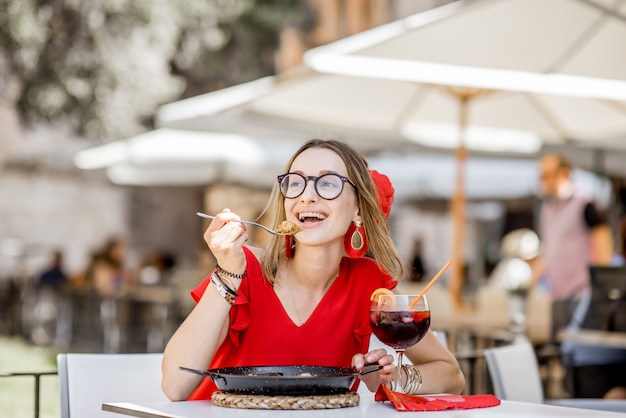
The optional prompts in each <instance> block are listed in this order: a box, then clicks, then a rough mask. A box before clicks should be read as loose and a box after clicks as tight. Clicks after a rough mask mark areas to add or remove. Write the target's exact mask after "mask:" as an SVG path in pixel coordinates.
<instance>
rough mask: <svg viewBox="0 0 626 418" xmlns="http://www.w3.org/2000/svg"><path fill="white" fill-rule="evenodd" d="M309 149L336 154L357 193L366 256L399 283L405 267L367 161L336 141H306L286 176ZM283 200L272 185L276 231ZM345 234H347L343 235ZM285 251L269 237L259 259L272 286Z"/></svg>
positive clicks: (278, 239) (282, 242) (278, 241)
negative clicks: (365, 241) (392, 236)
mask: <svg viewBox="0 0 626 418" xmlns="http://www.w3.org/2000/svg"><path fill="white" fill-rule="evenodd" d="M311 148H323V149H328V150H331V151H333V152H335V153H336V154H337V155H339V157H341V159H342V160H343V162H344V163H345V165H346V168H347V169H348V178H350V180H351V181H352V182H353V183H354V185H355V186H356V190H357V205H358V207H359V214H360V216H361V219H362V221H363V228H364V231H365V235H366V238H367V242H368V245H369V254H370V255H371V256H372V258H373V259H374V260H375V261H376V263H377V264H378V267H379V268H380V269H381V270H382V271H384V272H386V273H388V274H390V275H392V276H393V277H395V278H397V279H399V278H401V277H402V275H403V274H404V266H403V263H402V260H401V258H400V256H399V255H398V251H397V249H396V247H395V245H394V243H393V241H392V239H391V234H390V231H389V227H388V225H387V221H386V219H385V217H384V216H383V213H382V210H381V209H380V202H379V198H378V192H377V190H376V185H375V184H374V181H373V180H372V176H371V174H370V171H369V168H368V165H367V161H365V158H363V156H361V155H360V154H359V153H358V152H357V151H356V150H354V149H353V148H352V147H350V146H349V145H347V144H345V143H343V142H340V141H336V140H332V139H329V140H323V139H311V140H309V141H307V142H306V143H305V144H304V145H302V147H300V149H299V150H298V151H296V153H295V154H294V155H293V156H292V157H291V159H290V160H289V162H288V163H287V165H286V167H285V172H289V170H290V169H291V165H292V164H293V161H294V160H295V159H296V157H298V156H299V155H300V154H302V153H303V152H304V151H306V150H308V149H311ZM284 203H285V198H284V197H283V195H282V194H281V193H280V191H279V187H278V182H277V183H276V184H274V187H273V189H272V194H271V197H270V203H269V204H268V207H269V209H270V210H271V213H272V214H273V219H272V224H273V225H274V227H278V226H279V225H280V224H281V222H283V221H284V220H285V219H286V214H285V205H284ZM346 232H347V231H346ZM284 251H285V238H284V237H276V236H272V237H271V238H270V239H269V241H268V243H267V246H266V249H265V251H264V253H263V257H262V258H261V268H262V269H263V273H264V274H265V277H267V278H268V280H269V281H270V282H272V283H274V281H275V279H276V270H277V268H278V263H279V260H280V254H281V253H283V252H284Z"/></svg>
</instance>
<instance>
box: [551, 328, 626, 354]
mask: <svg viewBox="0 0 626 418" xmlns="http://www.w3.org/2000/svg"><path fill="white" fill-rule="evenodd" d="M559 338H560V339H561V342H566V341H568V342H574V343H580V344H589V345H598V346H602V347H607V348H621V349H624V350H626V332H612V331H599V330H591V329H577V330H564V331H563V332H561V333H560V334H559Z"/></svg>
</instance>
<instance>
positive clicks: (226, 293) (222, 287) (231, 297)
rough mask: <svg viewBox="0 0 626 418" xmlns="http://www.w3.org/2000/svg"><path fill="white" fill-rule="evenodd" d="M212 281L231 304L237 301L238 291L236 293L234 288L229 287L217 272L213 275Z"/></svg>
mask: <svg viewBox="0 0 626 418" xmlns="http://www.w3.org/2000/svg"><path fill="white" fill-rule="evenodd" d="M211 283H213V286H215V288H216V289H217V292H218V293H219V294H220V295H221V296H222V297H223V298H224V299H225V300H226V302H228V303H229V304H230V305H232V304H233V303H235V299H236V298H237V293H235V292H234V291H233V290H232V289H228V288H227V286H225V285H224V284H223V283H222V281H221V280H220V278H219V276H218V274H217V272H215V273H213V274H212V275H211Z"/></svg>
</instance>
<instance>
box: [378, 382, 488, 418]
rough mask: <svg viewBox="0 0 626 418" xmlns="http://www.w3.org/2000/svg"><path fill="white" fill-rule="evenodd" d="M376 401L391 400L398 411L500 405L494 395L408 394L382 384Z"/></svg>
mask: <svg viewBox="0 0 626 418" xmlns="http://www.w3.org/2000/svg"><path fill="white" fill-rule="evenodd" d="M374 400H375V401H376V402H385V401H390V402H391V403H392V404H393V405H394V406H395V407H396V410H398V411H407V412H410V411H442V410H445V409H473V408H486V407H489V406H496V405H500V399H498V398H496V397H495V396H493V395H465V396H462V395H441V396H438V395H425V396H419V395H407V394H404V393H398V392H394V391H392V390H391V389H389V388H388V387H387V386H385V385H381V386H380V387H379V388H378V390H377V391H376V394H375V395H374Z"/></svg>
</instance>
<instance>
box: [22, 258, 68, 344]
mask: <svg viewBox="0 0 626 418" xmlns="http://www.w3.org/2000/svg"><path fill="white" fill-rule="evenodd" d="M68 282H69V276H68V274H67V273H66V271H65V269H64V266H63V252H62V251H61V250H60V249H55V250H53V251H52V253H51V256H50V263H49V265H48V266H47V267H45V268H44V269H43V270H42V271H41V272H40V273H39V274H38V276H37V302H36V303H35V306H34V307H33V311H34V320H35V324H34V326H33V328H32V330H31V332H30V336H31V340H32V341H33V342H34V343H35V344H38V345H48V344H54V345H56V346H61V347H66V346H68V345H69V343H70V339H71V320H72V318H71V304H70V302H69V300H68V297H67V293H66V292H65V290H66V287H67V285H68Z"/></svg>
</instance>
